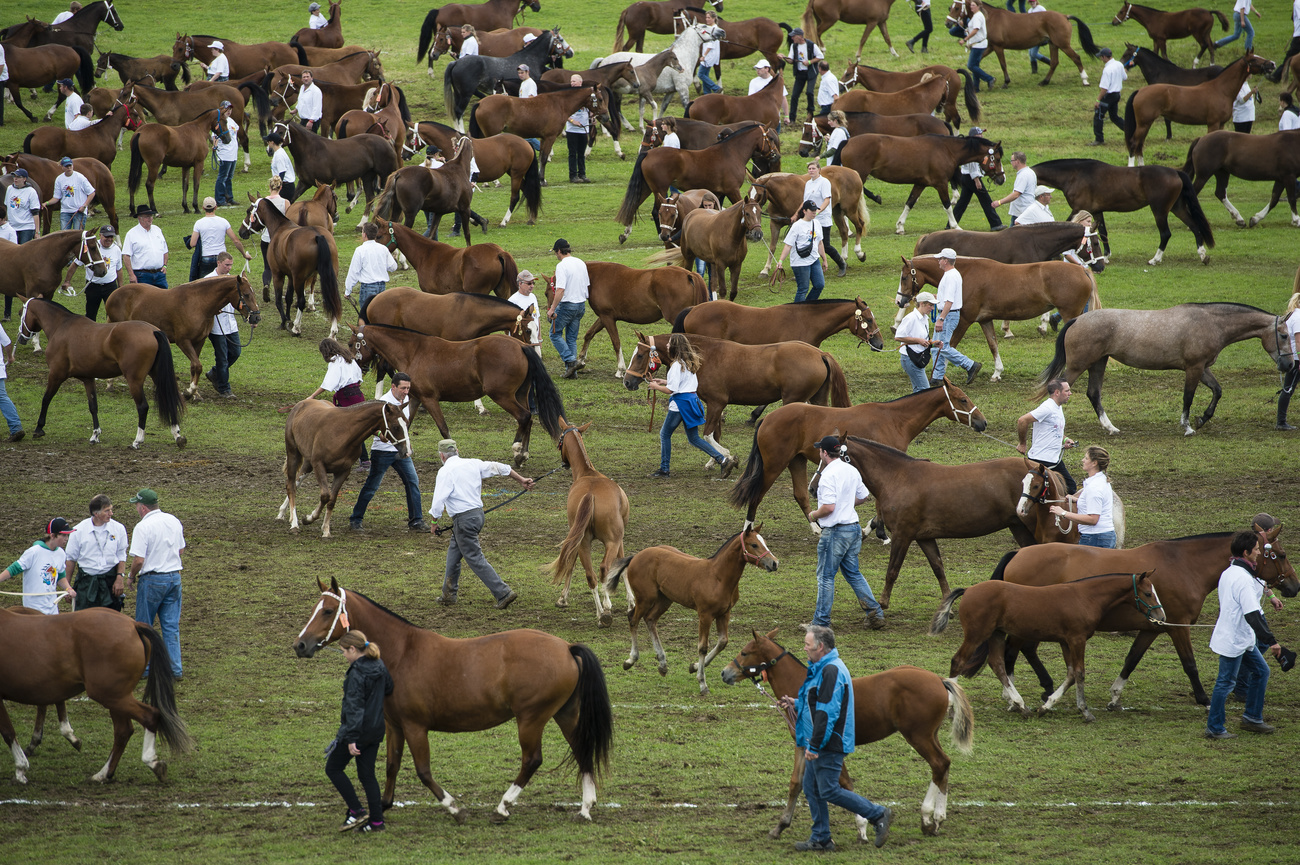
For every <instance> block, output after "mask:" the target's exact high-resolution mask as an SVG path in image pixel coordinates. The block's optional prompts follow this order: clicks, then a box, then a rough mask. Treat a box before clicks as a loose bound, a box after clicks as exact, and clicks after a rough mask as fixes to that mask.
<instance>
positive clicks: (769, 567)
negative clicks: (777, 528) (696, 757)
mask: <svg viewBox="0 0 1300 865" xmlns="http://www.w3.org/2000/svg"><path fill="white" fill-rule="evenodd" d="M762 529H763V527H762V526H761V525H759V526H754V527H752V528H747V529H745V530H744V531H742V532H737V533H736V534H734V535H732V536H731V537H730V538H729V539H727V540H726V541H724V542H723V544H722V546H720V547H718V549H717V552H715V553H714V554H713V555H712V556H710V557H709V558H707V559H697V558H695V557H694V556H691V555H687V554H686V553H683V552H682V551H681V550H679V549H677V548H676V547H670V546H666V545H665V546H658V547H647V548H646V549H644V550H642V551H641V552H639V553H637V554H636V555H633V556H628V557H627V558H625V559H619V560H618V561H617V562H615V563H614V565H613V566H612V567H611V568H610V569H609V577H608V579H606V580H605V590H606V591H607V592H612V591H614V590H615V589H616V588H618V581H619V580H620V579H622V578H623V577H624V575H626V577H627V588H628V590H629V591H630V592H631V593H632V595H633V596H634V597H635V599H636V606H634V607H633V608H632V609H631V610H629V611H628V614H627V621H628V625H630V626H631V628H632V651H631V653H630V654H628V656H627V660H626V661H624V662H623V669H624V670H630V669H632V666H633V665H634V664H635V663H636V662H637V658H639V657H641V653H640V651H638V649H637V645H636V632H637V625H639V624H640V623H641V620H642V619H644V620H645V626H646V630H648V631H649V632H650V641H651V643H653V644H654V650H655V656H656V657H657V658H658V659H659V675H661V676H667V675H668V658H667V657H665V656H664V647H663V645H662V644H661V643H660V642H659V617H660V616H662V615H663V614H664V613H666V612H668V608H669V607H671V606H672V605H673V604H674V603H677V604H681V605H682V606H683V607H686V608H687V609H690V610H695V612H696V613H697V614H698V616H699V623H700V628H699V640H698V641H697V642H696V651H697V652H698V654H699V660H698V661H695V662H694V663H692V664H691V672H692V673H694V674H695V676H696V678H697V679H698V680H699V683H700V693H701V694H707V693H709V686H708V683H707V682H705V681H704V668H705V667H707V666H708V665H709V663H710V662H711V661H712V660H713V659H714V658H716V657H717V656H718V653H719V652H721V651H722V650H723V649H725V648H726V647H727V631H728V628H729V627H730V625H731V610H732V608H733V607H734V606H736V602H737V601H739V600H740V578H741V577H742V576H743V575H744V573H745V565H757V566H759V567H761V568H763V570H765V571H767V572H769V573H771V572H773V571H775V570H776V568H777V564H778V562H777V558H776V556H774V555H772V551H771V550H769V549H768V548H767V541H765V540H763V536H762V535H761V534H759V532H760V531H762ZM715 623H716V627H717V630H718V642H717V643H716V644H715V645H714V647H713V648H712V649H710V648H709V628H710V627H711V626H714V624H715Z"/></svg>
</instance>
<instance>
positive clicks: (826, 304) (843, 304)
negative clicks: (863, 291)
mask: <svg viewBox="0 0 1300 865" xmlns="http://www.w3.org/2000/svg"><path fill="white" fill-rule="evenodd" d="M842 330H847V331H848V332H849V334H850V335H851V336H855V337H857V338H858V342H859V344H861V343H864V342H865V343H867V344H868V345H870V346H871V348H872V350H873V351H883V350H884V347H885V343H884V341H883V340H882V339H881V336H880V328H879V327H878V326H877V325H876V317H875V316H874V315H872V313H871V307H869V306H867V303H866V301H864V300H863V299H862V298H861V297H858V298H855V299H854V300H848V299H847V298H846V299H829V298H828V299H823V300H814V301H805V302H804V303H783V304H779V305H777V306H769V307H766V308H763V309H759V308H757V307H752V306H744V305H742V304H739V303H732V302H731V301H729V300H711V301H709V302H708V303H700V304H696V305H695V306H689V307H687V308H686V309H684V310H682V312H681V314H680V315H678V316H677V318H676V320H674V321H673V333H692V334H694V333H698V334H700V335H701V336H712V337H715V338H717V339H729V340H731V341H732V342H741V343H744V344H745V345H767V344H768V343H770V342H781V341H783V340H792V339H798V340H802V341H804V342H806V343H808V344H809V345H821V344H822V341H823V340H825V339H826V338H827V337H829V336H831V335H832V334H836V333H839V332H840V331H842Z"/></svg>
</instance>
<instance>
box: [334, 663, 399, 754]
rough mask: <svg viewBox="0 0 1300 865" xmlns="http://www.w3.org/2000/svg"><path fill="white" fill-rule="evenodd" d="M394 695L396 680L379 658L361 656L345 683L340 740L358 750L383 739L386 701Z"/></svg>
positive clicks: (338, 737)
mask: <svg viewBox="0 0 1300 865" xmlns="http://www.w3.org/2000/svg"><path fill="white" fill-rule="evenodd" d="M391 693H393V677H392V676H390V675H389V674H388V668H387V667H386V666H384V662H383V661H381V660H380V659H379V658H367V657H365V656H362V657H360V658H357V659H356V660H355V661H353V662H352V666H350V667H348V674H347V676H345V677H344V679H343V711H342V712H341V717H340V724H339V732H338V735H337V739H338V741H340V742H346V743H356V745H357V747H358V748H361V747H365V746H366V745H374V744H377V743H379V742H381V741H383V738H384V698H385V697H387V696H388V695H389V694H391Z"/></svg>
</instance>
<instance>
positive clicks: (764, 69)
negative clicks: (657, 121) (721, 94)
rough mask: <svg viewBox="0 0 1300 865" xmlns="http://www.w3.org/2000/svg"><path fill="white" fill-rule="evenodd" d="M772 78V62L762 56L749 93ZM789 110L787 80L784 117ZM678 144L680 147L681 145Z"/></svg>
mask: <svg viewBox="0 0 1300 865" xmlns="http://www.w3.org/2000/svg"><path fill="white" fill-rule="evenodd" d="M772 78H773V75H772V64H771V63H769V62H768V60H767V58H766V57H762V58H760V59H759V61H758V62H757V63H755V64H754V77H753V78H751V79H749V93H748V94H747V95H749V96H753V95H754V94H755V93H757V92H758V91H760V90H762V89H763V88H764V87H766V86H767V84H768V82H769V81H771V80H772ZM789 110H790V90H789V88H787V87H786V86H785V82H784V81H783V82H781V110H780V116H781V117H784V116H785V115H786V113H787V112H789ZM661 119H662V118H661ZM669 119H671V118H669ZM777 126H778V129H777V132H778V133H779V132H780V131H781V130H780V128H779V127H780V124H779V123H778V124H777ZM678 146H679V147H680V146H681V145H678Z"/></svg>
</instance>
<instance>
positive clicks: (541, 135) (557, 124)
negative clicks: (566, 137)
mask: <svg viewBox="0 0 1300 865" xmlns="http://www.w3.org/2000/svg"><path fill="white" fill-rule="evenodd" d="M608 93H609V88H607V87H571V88H569V89H568V90H562V91H557V92H555V93H539V94H537V95H536V96H534V97H533V98H532V99H519V98H518V97H515V96H504V95H502V94H494V95H492V96H485V97H483V98H482V99H480V100H479V101H478V103H477V104H475V106H474V108H473V109H472V110H471V111H470V114H469V134H470V135H471V136H472V137H473V138H488V137H491V136H493V135H496V134H498V133H501V132H513V133H514V134H515V135H518V136H520V137H521V138H537V139H540V140H541V143H542V144H541V150H540V151H539V152H540V154H541V168H540V171H541V175H542V183H543V184H544V183H546V163H547V162H548V161H549V160H550V158H551V148H552V147H554V146H555V139H557V138H559V137H560V136H561V135H562V134H563V133H564V125H565V123H567V122H568V119H569V118H570V117H571V116H573V113H574V112H575V111H578V110H580V109H583V108H586V109H587V110H588V112H589V113H590V114H591V116H592V117H593V118H596V119H599V120H601V121H603V122H606V123H608V122H609V98H608Z"/></svg>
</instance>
